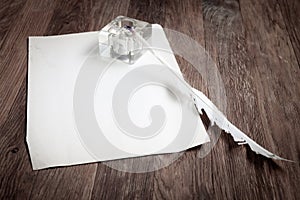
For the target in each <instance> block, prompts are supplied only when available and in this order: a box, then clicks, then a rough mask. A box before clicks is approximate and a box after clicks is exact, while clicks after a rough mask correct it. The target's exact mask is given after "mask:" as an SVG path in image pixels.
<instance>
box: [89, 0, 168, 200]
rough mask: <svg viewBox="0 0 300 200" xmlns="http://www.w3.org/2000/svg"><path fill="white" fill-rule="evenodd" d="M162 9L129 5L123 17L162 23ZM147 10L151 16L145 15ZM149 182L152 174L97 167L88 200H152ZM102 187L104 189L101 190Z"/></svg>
mask: <svg viewBox="0 0 300 200" xmlns="http://www.w3.org/2000/svg"><path fill="white" fill-rule="evenodd" d="M164 6H165V5H164V1H144V2H143V1H130V3H129V5H128V12H127V14H125V15H127V16H128V17H132V18H136V19H141V20H144V21H149V22H153V23H162V22H163V19H164V17H163V16H164ZM149 10H151V12H148V11H149ZM156 158H157V157H155V156H153V157H148V158H145V157H144V158H133V159H123V160H121V161H112V162H111V163H110V164H113V165H116V164H118V163H119V164H120V165H124V164H127V165H129V166H133V167H137V169H139V170H141V169H144V168H143V167H146V166H145V164H143V165H142V167H141V166H139V163H148V162H149V161H153V160H156ZM157 160H160V158H157ZM150 165H151V166H152V165H153V164H152V163H151V164H150ZM129 169H130V167H129ZM153 179H154V173H127V172H122V171H116V170H114V169H111V168H109V167H107V166H105V165H104V164H99V165H98V169H97V176H96V179H95V186H94V190H93V197H92V199H141V198H142V199H152V198H153V197H152V196H153V190H154V189H153ZM104 185H105V186H106V187H103V186H104Z"/></svg>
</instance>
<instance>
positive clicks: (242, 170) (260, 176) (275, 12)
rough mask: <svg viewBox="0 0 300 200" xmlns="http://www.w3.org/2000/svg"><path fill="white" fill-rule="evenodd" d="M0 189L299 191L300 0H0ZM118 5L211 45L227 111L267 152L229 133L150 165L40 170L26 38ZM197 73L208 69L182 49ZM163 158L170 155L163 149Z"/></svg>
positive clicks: (217, 193)
mask: <svg viewBox="0 0 300 200" xmlns="http://www.w3.org/2000/svg"><path fill="white" fill-rule="evenodd" d="M0 4H1V7H0V153H1V157H0V199H300V193H298V192H297V189H298V188H299V185H300V165H299V160H300V137H299V134H298V132H299V130H300V103H299V102H300V74H299V70H300V66H299V60H300V43H299V38H300V36H299V31H300V30H299V28H300V23H299V19H300V16H299V12H298V11H299V9H300V4H299V1H287V0H278V1H276V0H266V1H258V0H240V1H238V0H226V1H222V0H202V1H198V0H187V1H179V0H175V1H171V0H163V1H159V0H153V1H151V0H146V1H134V0H125V1H121V0H117V1H105V0H100V1H97V0H83V1H79V0H68V1H67V0H64V1H60V0H55V1H52V0H46V1H38V0H27V1H25V0H0ZM118 15H127V16H129V17H133V18H138V19H142V20H145V21H149V22H151V23H159V24H161V25H163V26H164V27H166V28H169V29H173V30H177V31H180V32H182V33H184V34H186V35H188V36H190V37H191V38H193V39H194V40H196V41H197V42H198V43H199V44H201V45H203V46H204V47H205V49H206V50H207V51H208V52H209V53H210V55H211V57H212V58H213V60H214V61H215V62H216V63H217V66H218V69H219V72H220V74H221V77H222V80H223V82H224V85H225V88H226V94H227V112H226V115H227V116H228V118H229V119H230V120H231V121H232V122H233V123H234V124H236V125H237V126H238V127H240V128H241V129H242V130H243V131H245V132H246V133H247V134H248V135H249V136H251V137H252V138H253V139H255V140H256V141H257V142H258V143H260V144H262V145H263V146H265V147H266V148H267V149H269V150H271V151H273V152H276V153H278V154H279V155H281V156H283V157H287V158H289V159H292V160H295V161H297V162H298V163H295V164H293V163H287V162H280V161H273V160H270V159H266V158H264V157H263V156H259V155H256V154H255V153H253V152H252V151H251V150H250V149H249V147H247V146H238V145H237V144H235V143H234V142H233V139H232V138H231V137H230V136H229V135H227V134H223V135H222V136H221V137H220V139H219V141H218V143H217V145H216V146H215V147H214V149H213V150H212V152H211V153H210V154H209V155H208V156H206V157H205V158H203V159H200V158H198V151H199V148H193V149H191V150H188V151H186V152H185V153H184V155H183V156H182V157H180V159H178V160H177V161H176V162H174V163H173V164H171V165H169V166H168V167H165V168H163V169H160V170H158V171H154V172H149V173H127V172H121V171H117V170H114V169H112V168H110V167H108V166H107V165H104V164H102V163H96V164H95V163H94V164H86V165H79V166H72V167H60V168H53V169H47V170H40V171H32V168H31V164H30V159H29V155H28V151H27V147H26V143H25V136H26V132H25V128H26V127H25V126H26V93H27V89H26V88H27V82H26V77H27V76H26V75H27V38H28V36H32V35H57V34H67V33H75V32H84V31H95V30H99V29H100V28H101V27H103V26H104V25H105V24H107V23H108V22H109V21H111V20H112V19H113V18H115V17H116V16H118ZM178 62H179V64H180V67H181V69H182V71H183V73H184V74H185V75H186V77H188V78H189V79H190V81H191V82H192V83H193V84H195V85H197V86H198V87H200V88H201V89H203V91H204V92H205V93H206V94H208V95H209V93H208V92H207V89H206V88H202V87H203V85H202V82H201V81H202V80H201V77H198V76H196V75H195V73H194V72H193V71H192V70H191V68H190V67H188V65H189V64H188V63H187V62H186V61H185V60H183V59H182V58H178ZM161 159H162V161H163V159H164V156H162V157H161Z"/></svg>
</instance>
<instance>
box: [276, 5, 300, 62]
mask: <svg viewBox="0 0 300 200" xmlns="http://www.w3.org/2000/svg"><path fill="white" fill-rule="evenodd" d="M277 6H279V7H280V11H281V14H282V18H283V20H284V22H285V26H286V30H287V32H288V35H289V38H290V40H291V44H292V46H293V49H294V52H295V55H296V57H297V61H298V65H300V37H299V32H300V17H299V9H300V1H287V0H279V1H278V4H277Z"/></svg>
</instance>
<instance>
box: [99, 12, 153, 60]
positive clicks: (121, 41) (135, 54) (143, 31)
mask: <svg viewBox="0 0 300 200" xmlns="http://www.w3.org/2000/svg"><path fill="white" fill-rule="evenodd" d="M134 33H137V34H139V35H140V36H142V37H143V38H144V39H145V40H147V39H149V38H150V37H151V35H152V29H151V24H149V23H147V22H144V21H140V20H136V19H132V18H128V17H124V16H119V17H117V18H115V19H114V20H113V21H112V22H110V23H109V24H107V25H106V26H105V27H104V28H103V29H101V30H100V32H99V52H100V55H101V56H105V57H112V58H118V59H120V60H123V61H124V62H127V63H129V64H132V63H134V62H135V61H136V60H137V59H138V58H139V57H140V56H141V55H142V54H143V52H142V50H143V44H142V42H141V41H139V40H138V39H137V38H136V37H135V36H134Z"/></svg>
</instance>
